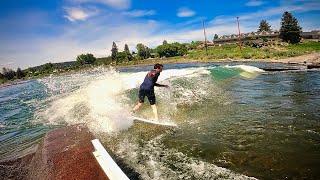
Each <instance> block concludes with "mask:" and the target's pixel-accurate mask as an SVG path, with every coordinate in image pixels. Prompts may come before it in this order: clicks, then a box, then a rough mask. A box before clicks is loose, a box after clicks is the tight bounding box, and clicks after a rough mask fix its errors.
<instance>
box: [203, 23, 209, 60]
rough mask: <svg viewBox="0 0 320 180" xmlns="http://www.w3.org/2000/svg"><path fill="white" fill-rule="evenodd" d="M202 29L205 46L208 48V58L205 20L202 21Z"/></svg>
mask: <svg viewBox="0 0 320 180" xmlns="http://www.w3.org/2000/svg"><path fill="white" fill-rule="evenodd" d="M202 27H203V35H204V46H205V48H206V55H207V56H208V45H207V35H206V29H205V27H204V20H202Z"/></svg>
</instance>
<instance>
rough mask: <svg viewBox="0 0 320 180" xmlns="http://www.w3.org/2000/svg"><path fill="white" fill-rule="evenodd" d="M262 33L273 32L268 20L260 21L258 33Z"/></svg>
mask: <svg viewBox="0 0 320 180" xmlns="http://www.w3.org/2000/svg"><path fill="white" fill-rule="evenodd" d="M261 31H266V32H269V31H271V26H270V25H269V23H268V22H267V21H266V20H261V21H260V25H259V28H258V32H261Z"/></svg>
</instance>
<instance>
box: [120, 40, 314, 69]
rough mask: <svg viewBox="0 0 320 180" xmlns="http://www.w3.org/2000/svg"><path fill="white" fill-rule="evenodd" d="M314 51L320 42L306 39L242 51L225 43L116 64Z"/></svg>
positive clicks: (252, 57)
mask: <svg viewBox="0 0 320 180" xmlns="http://www.w3.org/2000/svg"><path fill="white" fill-rule="evenodd" d="M312 53H320V42H315V41H306V42H303V43H300V44H295V45H293V44H289V45H282V46H270V47H262V48H254V47H250V46H243V47H242V50H241V51H240V48H239V46H237V45H235V44H233V45H223V46H215V47H209V48H208V55H207V54H206V51H205V50H204V49H197V50H189V51H188V54H187V55H186V56H183V57H182V56H176V57H171V58H153V59H145V60H138V61H130V62H121V63H118V64H117V65H116V66H119V67H124V66H132V65H146V64H154V63H163V64H166V63H188V62H218V61H219V62H223V61H230V60H240V59H242V60H243V59H244V60H246V59H247V60H252V61H264V62H268V60H270V62H275V60H276V61H277V60H278V61H279V62H281V60H283V59H287V58H292V57H299V56H301V55H307V54H312Z"/></svg>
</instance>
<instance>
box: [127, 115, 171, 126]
mask: <svg viewBox="0 0 320 180" xmlns="http://www.w3.org/2000/svg"><path fill="white" fill-rule="evenodd" d="M132 119H133V120H134V121H139V122H143V123H148V124H154V125H160V126H171V127H177V125H176V124H175V123H172V122H168V121H164V120H160V121H156V120H149V119H144V118H140V117H135V116H132Z"/></svg>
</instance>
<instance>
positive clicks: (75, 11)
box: [64, 7, 98, 22]
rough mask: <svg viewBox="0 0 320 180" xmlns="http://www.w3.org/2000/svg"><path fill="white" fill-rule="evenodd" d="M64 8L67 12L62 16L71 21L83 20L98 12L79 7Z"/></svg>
mask: <svg viewBox="0 0 320 180" xmlns="http://www.w3.org/2000/svg"><path fill="white" fill-rule="evenodd" d="M64 9H65V12H66V13H67V14H66V15H65V16H64V17H65V18H67V19H68V20H69V21H71V22H74V21H85V20H87V19H88V18H89V17H91V16H94V15H96V14H97V12H98V11H97V10H96V9H84V8H79V7H66V8H64Z"/></svg>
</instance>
